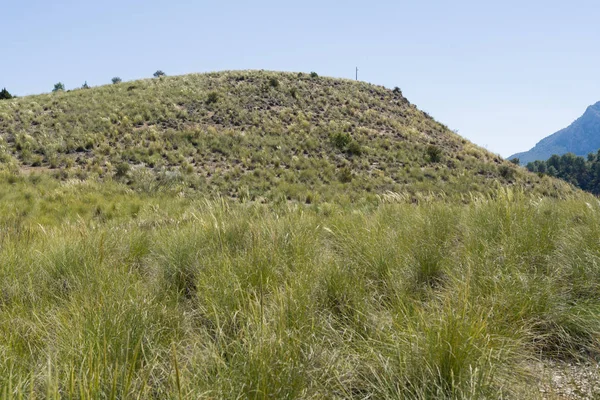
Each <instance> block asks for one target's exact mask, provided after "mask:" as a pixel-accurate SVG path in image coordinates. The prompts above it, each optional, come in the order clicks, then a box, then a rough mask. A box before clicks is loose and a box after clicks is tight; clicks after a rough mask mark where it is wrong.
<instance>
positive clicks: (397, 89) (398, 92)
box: [392, 86, 402, 94]
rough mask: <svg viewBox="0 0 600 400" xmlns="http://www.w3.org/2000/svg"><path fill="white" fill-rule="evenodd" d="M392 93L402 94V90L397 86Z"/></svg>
mask: <svg viewBox="0 0 600 400" xmlns="http://www.w3.org/2000/svg"><path fill="white" fill-rule="evenodd" d="M392 92H393V93H394V94H402V90H400V88H399V87H398V86H396V87H395V88H394V90H392Z"/></svg>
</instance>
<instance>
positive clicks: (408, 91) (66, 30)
mask: <svg viewBox="0 0 600 400" xmlns="http://www.w3.org/2000/svg"><path fill="white" fill-rule="evenodd" d="M289 3H291V4H289ZM0 13H1V16H2V18H1V19H2V23H3V27H2V33H1V38H0V57H1V60H0V87H3V86H6V87H7V89H8V90H9V91H10V92H12V93H14V94H17V95H21V96H22V95H27V94H35V93H41V92H48V91H50V90H51V89H52V87H53V85H54V83H56V82H58V81H62V82H64V83H65V85H66V86H67V88H72V87H78V86H81V84H83V82H84V81H87V82H88V83H89V84H90V85H101V84H106V83H109V82H110V79H111V78H112V77H113V76H120V77H121V78H123V80H131V79H137V78H146V77H150V76H151V75H152V73H153V72H154V71H156V70H157V69H161V70H164V71H165V72H167V74H169V75H178V74H185V73H190V72H205V71H217V70H224V69H230V70H231V69H268V70H285V71H305V72H310V71H316V72H318V73H319V74H320V75H328V76H334V77H346V78H353V77H354V68H355V66H358V67H359V69H360V72H359V78H360V79H361V80H365V81H368V82H372V83H375V84H380V85H385V86H387V87H390V88H392V87H394V86H399V87H400V88H401V89H402V91H403V92H404V95H405V96H406V97H407V98H408V99H409V100H410V101H411V102H413V103H415V104H416V105H417V106H418V107H419V108H421V109H423V110H425V111H427V112H429V113H430V114H431V115H432V116H434V117H435V118H436V119H438V120H439V121H441V122H443V123H445V124H447V125H448V126H449V127H450V128H451V129H455V130H458V131H459V133H460V134H461V135H463V136H465V137H467V138H468V139H470V140H472V141H473V142H475V143H477V144H479V145H481V146H484V147H486V148H487V149H488V150H490V151H493V152H495V153H499V154H501V155H503V156H505V157H506V156H509V155H510V154H512V153H515V152H517V151H523V150H527V149H529V148H530V147H532V146H533V145H534V144H535V143H536V142H537V141H539V140H540V139H542V138H543V137H545V136H547V135H549V134H551V133H553V132H555V131H557V130H559V129H561V128H563V127H565V126H567V125H568V124H570V123H571V122H572V121H573V120H574V119H576V118H577V117H579V116H580V115H581V114H583V112H584V111H585V108H586V107H587V106H588V105H590V104H593V103H595V102H597V101H600V79H599V76H600V74H599V72H600V51H598V48H599V46H598V39H600V24H599V23H598V21H599V20H600V2H597V1H577V0H574V1H570V2H566V1H553V0H550V1H525V0H522V1H513V0H507V1H502V2H499V1H498V2H486V1H461V0H456V1H452V2H451V1H435V0H431V1H387V0H386V1H371V2H369V1H360V2H359V1H354V0H350V1H345V2H341V1H326V0H321V1H313V0H305V1H302V2H300V1H296V2H284V1H262V0H256V1H227V2H224V1H222V2H217V1H212V2H207V1H183V0H170V1H156V0H145V1H137V0H136V1H128V0H121V1H114V0H104V1H102V2H100V1H94V2H91V1H85V0H80V1H74V0H71V1H68V0H53V1H47V0H44V1H42V0H2V5H1V6H0Z"/></svg>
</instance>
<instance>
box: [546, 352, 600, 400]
mask: <svg viewBox="0 0 600 400" xmlns="http://www.w3.org/2000/svg"><path fill="white" fill-rule="evenodd" d="M534 370H535V371H536V372H537V373H536V375H537V376H540V378H541V379H540V394H541V398H542V399H548V400H556V399H568V400H580V399H586V400H587V399H600V364H598V363H595V364H591V363H589V364H569V363H565V362H555V361H547V362H544V363H539V364H538V365H536V366H535V367H534Z"/></svg>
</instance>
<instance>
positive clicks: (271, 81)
mask: <svg viewBox="0 0 600 400" xmlns="http://www.w3.org/2000/svg"><path fill="white" fill-rule="evenodd" d="M269 86H271V87H273V88H276V87H279V80H278V79H277V78H275V77H272V78H271V79H269Z"/></svg>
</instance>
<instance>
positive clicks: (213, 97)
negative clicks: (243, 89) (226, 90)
mask: <svg viewBox="0 0 600 400" xmlns="http://www.w3.org/2000/svg"><path fill="white" fill-rule="evenodd" d="M218 101H219V93H217V92H210V93H209V94H208V98H207V99H206V104H213V103H216V102H218Z"/></svg>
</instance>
